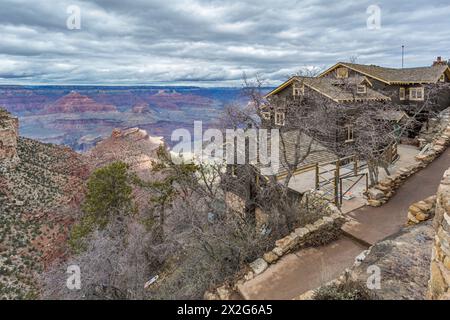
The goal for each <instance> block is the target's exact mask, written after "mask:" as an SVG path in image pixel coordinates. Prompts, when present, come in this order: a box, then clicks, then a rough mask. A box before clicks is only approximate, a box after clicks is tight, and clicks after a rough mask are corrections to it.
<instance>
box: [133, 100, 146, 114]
mask: <svg viewBox="0 0 450 320" xmlns="http://www.w3.org/2000/svg"><path fill="white" fill-rule="evenodd" d="M131 112H133V113H150V112H151V110H150V106H149V105H148V103H146V102H139V103H137V104H135V105H134V106H133V108H131Z"/></svg>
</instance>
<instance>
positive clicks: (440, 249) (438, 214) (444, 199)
mask: <svg viewBox="0 0 450 320" xmlns="http://www.w3.org/2000/svg"><path fill="white" fill-rule="evenodd" d="M433 227H434V229H435V231H436V235H435V242H434V246H433V251H432V257H431V266H430V271H431V276H430V282H429V297H430V298H431V299H444V300H450V169H448V170H447V171H446V172H445V173H444V177H443V178H442V180H441V184H440V185H439V189H438V191H437V195H436V209H435V217H434V220H433Z"/></svg>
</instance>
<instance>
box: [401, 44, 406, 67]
mask: <svg viewBox="0 0 450 320" xmlns="http://www.w3.org/2000/svg"><path fill="white" fill-rule="evenodd" d="M404 61H405V46H404V45H402V69H403V65H404Z"/></svg>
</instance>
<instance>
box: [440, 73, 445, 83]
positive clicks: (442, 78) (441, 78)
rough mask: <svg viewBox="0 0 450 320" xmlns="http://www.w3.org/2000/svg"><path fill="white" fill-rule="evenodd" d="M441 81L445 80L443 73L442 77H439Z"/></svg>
mask: <svg viewBox="0 0 450 320" xmlns="http://www.w3.org/2000/svg"><path fill="white" fill-rule="evenodd" d="M439 81H440V82H445V74H442V75H441V77H440V78H439Z"/></svg>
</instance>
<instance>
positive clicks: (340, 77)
mask: <svg viewBox="0 0 450 320" xmlns="http://www.w3.org/2000/svg"><path fill="white" fill-rule="evenodd" d="M339 70H345V74H344V75H342V74H340V73H339ZM336 78H338V79H347V78H348V68H346V67H339V68H337V69H336Z"/></svg>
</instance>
